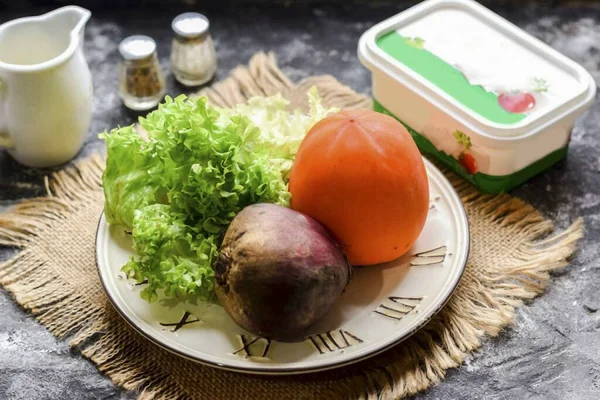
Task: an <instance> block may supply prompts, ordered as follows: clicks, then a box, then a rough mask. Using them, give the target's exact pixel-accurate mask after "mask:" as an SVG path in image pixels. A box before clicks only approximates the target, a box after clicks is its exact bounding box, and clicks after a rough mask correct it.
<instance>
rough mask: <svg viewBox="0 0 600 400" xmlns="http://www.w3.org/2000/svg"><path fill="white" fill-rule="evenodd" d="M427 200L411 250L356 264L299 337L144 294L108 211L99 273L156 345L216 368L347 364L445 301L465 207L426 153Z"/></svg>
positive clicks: (461, 256)
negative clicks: (287, 339) (265, 332)
mask: <svg viewBox="0 0 600 400" xmlns="http://www.w3.org/2000/svg"><path fill="white" fill-rule="evenodd" d="M425 163H426V167H427V172H428V175H429V185H430V189H431V191H430V198H431V206H430V207H431V208H430V212H429V216H428V218H427V223H426V224H425V228H424V230H423V233H422V234H421V236H420V237H419V239H418V240H417V242H416V244H415V246H414V247H413V249H412V250H411V251H410V252H409V254H407V255H406V256H404V257H402V258H400V259H398V260H396V261H393V262H390V263H386V264H381V265H377V266H370V267H363V268H357V269H355V275H354V278H353V280H352V282H351V283H350V285H349V286H348V288H347V289H346V292H345V293H344V294H343V295H342V297H341V298H340V300H339V301H338V302H337V304H336V305H335V306H334V307H333V309H332V310H330V312H329V313H328V314H327V315H326V316H325V317H324V318H323V319H322V320H321V321H319V322H318V323H317V324H316V325H315V326H314V327H313V328H312V329H311V332H309V333H311V334H312V335H311V336H308V337H307V338H306V339H305V340H303V341H300V342H296V343H282V342H275V341H273V342H270V341H268V340H266V339H263V338H257V337H255V336H254V335H252V334H251V333H249V332H247V331H245V330H244V329H242V328H240V327H239V326H237V325H236V324H235V323H234V322H233V320H231V318H230V317H229V316H228V315H227V314H226V313H225V311H224V310H223V308H221V307H220V306H219V305H206V304H200V305H192V304H181V303H177V302H172V301H171V302H169V301H159V302H158V303H154V304H148V303H146V302H145V301H144V300H142V299H141V298H140V297H139V291H140V290H141V286H135V285H134V284H133V283H132V282H130V281H128V280H126V279H124V277H123V275H122V274H121V273H120V269H121V266H122V265H123V264H125V263H126V262H127V260H128V259H129V257H130V256H132V255H134V253H133V251H132V249H131V239H130V238H129V236H128V235H126V234H125V232H124V231H123V229H122V228H121V227H118V226H109V224H108V223H107V222H106V219H105V217H104V215H102V217H101V219H100V223H99V226H98V234H97V237H96V257H97V264H98V270H99V274H100V280H101V282H102V284H103V286H104V289H105V290H106V293H107V295H108V298H109V299H110V301H111V302H112V303H113V305H114V306H115V308H116V309H117V311H118V312H119V313H120V314H121V315H122V316H123V318H125V320H127V322H128V323H129V324H131V326H132V327H134V328H135V329H136V330H137V331H138V332H140V333H141V334H142V335H144V336H145V337H146V338H148V339H149V340H151V341H152V342H154V343H156V344H157V345H159V346H161V347H163V348H165V349H167V350H170V351H172V352H174V353H176V354H179V355H181V356H183V357H186V358H189V359H191V360H194V361H198V362H200V363H203V364H207V365H211V366H214V367H219V368H224V369H228V370H234V371H242V372H247V373H256V374H292V373H302V372H309V371H318V370H324V369H330V368H335V367H339V366H342V365H347V364H350V363H353V362H356V361H359V360H362V359H365V358H367V357H371V356H373V355H375V354H378V353H380V352H382V351H384V350H386V349H388V348H390V347H391V346H394V345H397V344H398V343H399V342H401V341H402V340H403V339H406V338H407V337H408V336H410V335H411V334H413V333H414V332H415V331H417V330H418V329H419V328H420V327H422V326H423V325H424V324H425V323H426V322H427V321H429V320H430V319H431V317H432V316H433V315H434V314H435V313H436V312H438V311H439V310H440V309H441V307H442V306H443V305H444V304H445V303H446V301H447V300H448V298H449V297H450V295H451V294H452V292H453V291H454V289H455V288H456V286H457V284H458V281H459V280H460V278H461V276H462V274H463V271H464V268H465V265H466V262H467V257H468V252H469V228H468V222H467V218H466V215H465V211H464V209H463V206H462V204H461V202H460V200H459V198H458V196H457V194H456V192H455V191H454V189H453V188H452V186H451V185H450V183H449V182H448V181H447V180H446V178H445V177H444V176H443V175H442V173H441V172H440V171H439V170H438V169H437V168H435V167H434V166H433V165H432V164H431V163H430V162H429V161H427V160H425Z"/></svg>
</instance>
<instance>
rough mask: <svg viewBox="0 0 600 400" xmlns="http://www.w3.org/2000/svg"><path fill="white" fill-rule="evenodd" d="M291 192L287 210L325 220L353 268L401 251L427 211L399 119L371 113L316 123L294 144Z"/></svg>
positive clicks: (423, 177)
mask: <svg viewBox="0 0 600 400" xmlns="http://www.w3.org/2000/svg"><path fill="white" fill-rule="evenodd" d="M289 190H290V192H291V194H292V202H291V205H292V208H293V209H294V210H296V211H299V212H301V213H304V214H306V215H309V216H311V217H312V218H314V219H316V220H317V221H319V222H320V223H321V224H323V225H324V226H325V227H326V228H327V229H328V230H329V231H330V232H331V233H332V235H333V236H334V237H335V239H336V240H337V241H338V243H339V244H340V245H341V247H342V248H343V250H344V251H345V252H346V255H347V257H348V260H349V261H350V263H351V264H354V265H371V264H378V263H382V262H386V261H391V260H393V259H396V258H398V257H400V256H401V255H403V254H404V253H406V252H407V251H408V250H409V249H410V248H411V246H412V245H413V244H414V242H415V241H416V240H417V238H418V236H419V234H420V233H421V231H422V229H423V226H424V225H425V219H426V218H427V213H428V211H429V184H428V181H427V173H426V171H425V165H424V164H423V159H422V158H421V154H420V153H419V150H418V148H417V146H416V145H415V142H414V141H413V139H412V137H411V136H410V134H409V133H408V131H407V130H406V129H405V128H404V126H402V124H401V123H399V122H398V121H396V120H395V119H393V118H391V117H389V116H387V115H384V114H380V113H377V112H375V111H371V110H353V111H342V112H339V113H336V114H333V115H331V116H329V117H327V118H324V119H323V120H321V121H319V122H317V123H316V124H315V125H314V126H313V127H312V128H311V129H310V130H309V132H308V133H307V135H306V137H305V138H304V140H303V141H302V143H301V145H300V148H299V149H298V153H297V154H296V160H295V162H294V165H293V167H292V171H291V174H290V184H289Z"/></svg>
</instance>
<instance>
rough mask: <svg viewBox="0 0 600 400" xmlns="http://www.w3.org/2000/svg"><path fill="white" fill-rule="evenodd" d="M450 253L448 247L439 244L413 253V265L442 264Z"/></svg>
mask: <svg viewBox="0 0 600 400" xmlns="http://www.w3.org/2000/svg"><path fill="white" fill-rule="evenodd" d="M447 255H448V248H447V247H446V246H439V247H436V248H433V249H431V250H427V251H422V252H420V253H416V254H413V256H412V259H411V260H410V266H411V267H422V266H426V265H436V264H441V263H443V262H444V261H445V260H446V256H447Z"/></svg>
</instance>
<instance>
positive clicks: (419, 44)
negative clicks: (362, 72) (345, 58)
mask: <svg viewBox="0 0 600 400" xmlns="http://www.w3.org/2000/svg"><path fill="white" fill-rule="evenodd" d="M358 55H359V58H360V60H361V62H362V63H363V64H364V65H365V66H366V67H367V68H368V69H369V70H371V72H372V79H373V97H374V107H375V110H377V111H379V112H383V113H386V114H388V115H391V116H393V117H395V118H396V119H398V120H399V121H400V122H402V123H403V124H404V125H405V126H406V127H407V128H408V130H409V131H410V133H411V134H412V135H413V138H414V139H415V142H416V143H417V145H418V146H419V148H420V149H421V151H422V152H423V153H426V154H430V155H431V156H433V157H434V158H437V159H438V160H439V161H441V162H443V163H444V164H446V165H447V166H449V167H450V168H452V169H453V170H454V171H456V172H457V173H458V174H459V175H461V176H463V177H464V178H466V179H467V180H469V181H470V182H472V183H473V184H475V185H476V186H478V187H479V188H480V189H482V190H483V191H486V192H491V193H498V192H506V191H508V190H510V189H512V188H514V187H515V186H517V185H520V184H521V183H523V182H525V181H526V180H528V179H529V178H531V177H532V176H534V175H536V174H537V173H539V172H541V171H543V170H544V169H546V168H548V167H550V166H551V165H553V164H554V163H556V162H557V161H559V160H560V159H562V158H563V157H564V156H565V155H566V153H567V147H568V143H569V139H570V133H571V130H572V128H573V125H574V123H575V120H576V118H577V117H578V116H579V115H581V113H583V112H584V111H585V110H586V109H587V108H588V107H589V106H590V104H591V103H592V102H593V100H594V97H595V93H596V84H595V82H594V80H593V78H592V77H591V75H590V74H589V73H588V72H587V71H586V70H585V69H583V68H582V67H581V66H580V65H578V64H576V63H575V62H573V61H572V60H570V59H568V58H567V57H565V56H563V55H561V54H560V53H558V52H557V51H555V50H553V49H552V48H551V47H549V46H547V45H546V44H544V43H543V42H541V41H539V40H538V39H536V38H534V37H532V36H531V35H529V34H527V33H526V32H524V31H523V30H521V29H519V28H518V27H516V26H515V25H513V24H511V23H510V22H508V21H506V20H505V19H503V18H501V17H500V16H498V15H496V14H494V13H493V12H491V11H490V10H488V9H487V8H485V7H483V6H481V5H480V4H478V3H476V2H475V1H471V0H430V1H425V2H423V3H420V4H419V5H417V6H415V7H413V8H410V9H409V10H407V11H404V12H402V13H400V14H398V15H396V16H394V17H392V18H389V19H387V20H385V21H383V22H381V23H379V24H377V25H375V26H374V27H372V28H371V29H369V30H368V31H367V32H365V33H364V34H363V35H362V37H361V38H360V42H359V46H358Z"/></svg>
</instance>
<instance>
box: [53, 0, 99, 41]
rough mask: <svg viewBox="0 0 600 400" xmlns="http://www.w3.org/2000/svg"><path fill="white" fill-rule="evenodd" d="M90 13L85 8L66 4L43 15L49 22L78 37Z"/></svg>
mask: <svg viewBox="0 0 600 400" xmlns="http://www.w3.org/2000/svg"><path fill="white" fill-rule="evenodd" d="M90 15H92V13H91V12H90V11H89V10H86V9H85V8H82V7H79V6H66V7H62V8H59V9H57V10H54V11H52V12H49V13H48V14H46V15H45V16H44V17H45V18H47V20H48V22H49V23H50V24H52V25H55V26H57V27H61V28H63V29H66V30H67V31H68V32H70V33H71V38H73V37H74V36H77V37H79V33H81V32H82V31H83V28H84V27H85V24H86V23H87V21H88V20H89V19H90Z"/></svg>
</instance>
